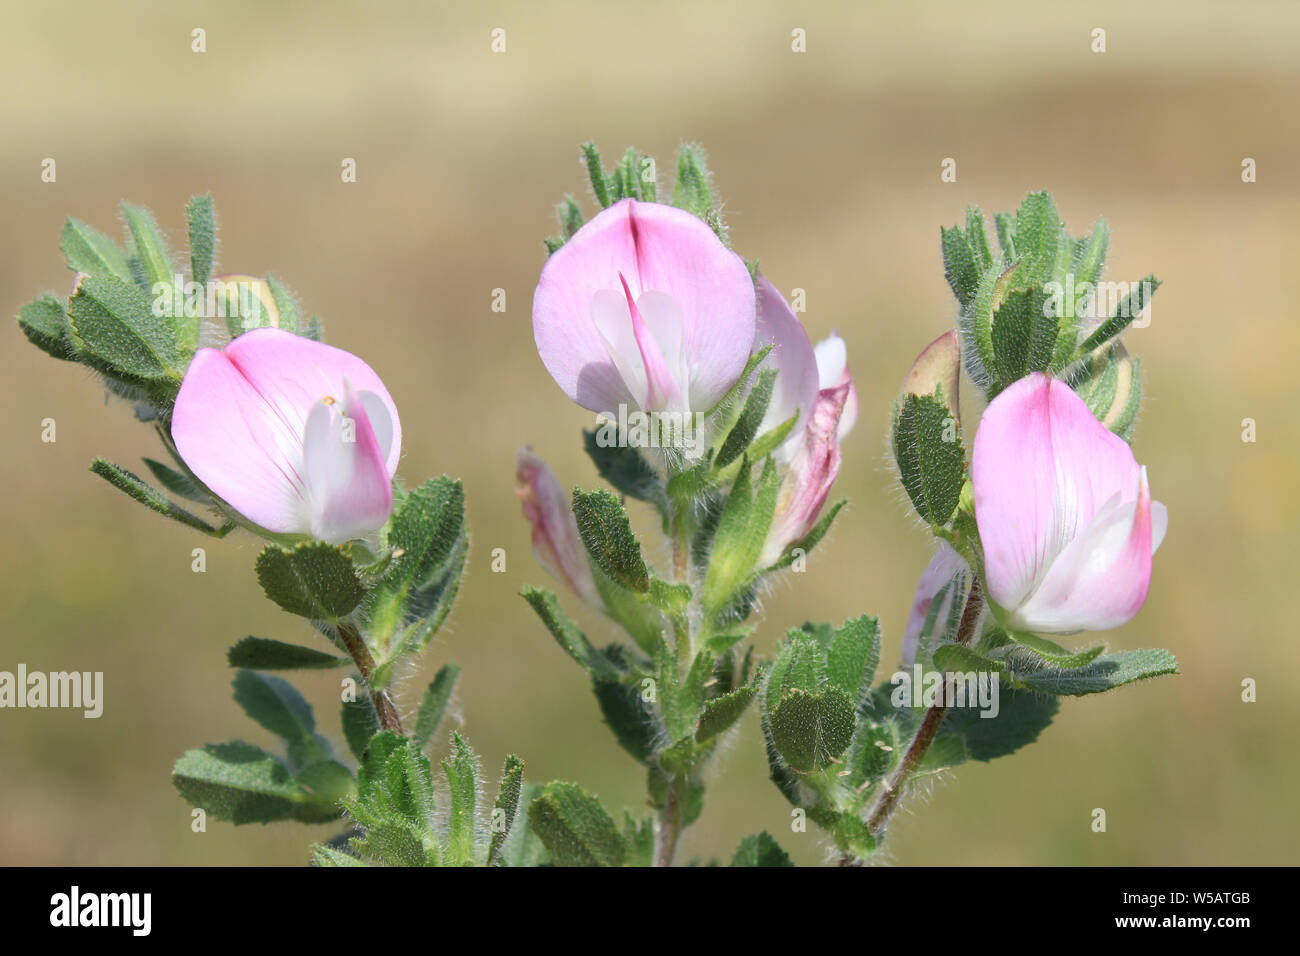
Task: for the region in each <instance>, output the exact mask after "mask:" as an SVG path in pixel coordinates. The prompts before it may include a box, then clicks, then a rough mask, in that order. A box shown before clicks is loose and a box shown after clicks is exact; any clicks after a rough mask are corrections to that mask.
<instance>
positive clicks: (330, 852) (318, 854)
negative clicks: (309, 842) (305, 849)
mask: <svg viewBox="0 0 1300 956" xmlns="http://www.w3.org/2000/svg"><path fill="white" fill-rule="evenodd" d="M311 865H312V866H369V864H368V863H366V861H365V860H362V859H358V858H357V857H355V856H353V855H352V854H351V853H347V852H345V851H343V850H340V849H339V848H338V847H333V846H330V845H329V844H327V843H317V844H316V845H314V846H313V847H312V848H311Z"/></svg>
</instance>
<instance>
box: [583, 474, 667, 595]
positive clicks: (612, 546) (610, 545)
mask: <svg viewBox="0 0 1300 956" xmlns="http://www.w3.org/2000/svg"><path fill="white" fill-rule="evenodd" d="M573 517H574V518H575V519H576V520H577V523H578V534H579V535H580V536H581V538H582V543H583V544H584V545H585V546H586V548H587V553H588V554H589V555H591V559H592V561H593V562H595V564H596V566H597V567H599V568H600V569H601V570H602V571H604V572H605V573H606V574H608V575H609V576H610V578H611V579H613V580H614V581H615V582H617V583H618V584H621V585H622V586H623V587H625V588H627V589H628V590H629V591H634V592H636V593H638V594H643V593H645V592H646V591H647V590H649V588H650V572H649V570H648V569H647V568H646V565H645V561H644V560H642V558H641V545H640V544H638V543H637V540H636V536H635V535H633V534H632V525H631V523H630V522H629V521H628V517H627V512H626V511H624V510H623V506H622V504H620V503H619V500H618V499H617V498H615V497H614V496H613V495H611V494H610V493H609V492H607V491H583V490H582V489H581V488H575V489H574V490H573Z"/></svg>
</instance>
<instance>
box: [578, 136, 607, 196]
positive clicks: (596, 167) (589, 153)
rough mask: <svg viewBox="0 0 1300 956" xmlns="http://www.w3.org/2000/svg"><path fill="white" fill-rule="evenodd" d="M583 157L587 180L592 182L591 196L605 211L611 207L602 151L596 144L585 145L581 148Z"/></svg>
mask: <svg viewBox="0 0 1300 956" xmlns="http://www.w3.org/2000/svg"><path fill="white" fill-rule="evenodd" d="M579 148H580V149H581V150H582V157H583V159H584V160H585V161H586V164H587V178H588V179H589V180H590V181H591V194H592V196H594V197H595V199H596V202H598V203H600V208H601V209H605V208H607V207H608V206H609V204H610V202H611V200H610V198H609V185H608V182H607V181H606V179H605V170H604V169H603V168H602V167H601V163H600V150H598V149H597V148H596V144H595V143H590V142H588V143H583V144H582V146H581V147H579Z"/></svg>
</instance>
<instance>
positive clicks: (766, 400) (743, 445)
mask: <svg viewBox="0 0 1300 956" xmlns="http://www.w3.org/2000/svg"><path fill="white" fill-rule="evenodd" d="M775 387H776V369H774V368H763V369H760V370H759V373H758V378H757V379H756V380H755V381H754V387H753V388H752V389H750V392H749V396H748V397H747V398H746V399H745V405H744V407H743V408H742V409H741V411H740V417H739V418H738V419H736V424H735V425H733V426H732V428H731V431H730V432H728V433H727V438H726V440H725V441H724V442H723V443H722V448H721V449H720V450H719V451H718V457H717V458H716V459H715V461H714V467H715V468H725V467H726V466H727V465H729V464H731V463H732V462H733V461H735V460H736V459H738V458H739V457H740V456H741V455H743V454H744V453H745V449H747V448H749V446H750V444H751V443H752V442H753V441H754V437H755V436H756V435H757V434H758V429H759V426H760V425H762V424H763V416H764V415H766V414H767V406H768V405H769V404H770V403H771V401H772V391H773V389H774V388H775Z"/></svg>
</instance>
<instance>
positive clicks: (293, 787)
mask: <svg viewBox="0 0 1300 956" xmlns="http://www.w3.org/2000/svg"><path fill="white" fill-rule="evenodd" d="M172 782H173V783H174V784H175V786H176V789H177V790H179V791H180V793H181V796H183V797H184V798H185V799H186V800H188V801H189V802H190V803H191V804H192V805H193V806H195V807H199V808H201V809H202V810H204V811H205V812H206V813H207V814H208V815H209V816H211V817H213V818H214V819H217V820H225V821H228V822H230V823H236V824H240V823H270V822H272V821H274V820H284V819H294V820H298V821H300V822H302V823H326V822H329V821H331V820H337V819H338V818H339V811H338V808H337V807H336V806H335V804H334V803H333V801H321V800H319V799H317V798H316V797H315V796H314V795H312V794H310V793H307V792H306V791H304V790H303V789H302V788H301V787H300V786H299V785H298V784H297V783H296V782H295V781H294V780H293V778H292V777H291V776H290V774H289V771H288V770H287V769H286V768H285V767H284V765H283V764H281V763H280V762H279V761H277V760H276V759H275V758H273V757H272V756H271V755H270V754H268V753H267V752H266V751H264V750H262V749H261V748H260V747H254V746H253V745H251V744H246V743H244V742H243V741H241V740H236V741H231V742H229V743H224V744H208V745H207V746H206V747H203V748H202V749H200V750H187V751H186V752H185V753H184V754H182V755H181V758H180V759H179V760H177V761H176V766H175V768H174V769H173V770H172Z"/></svg>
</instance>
